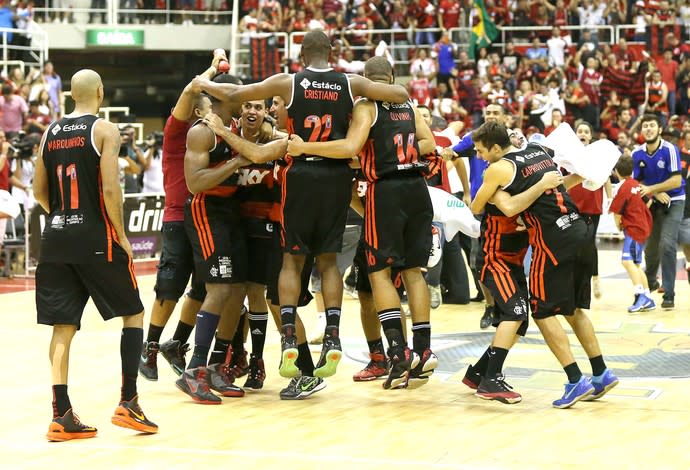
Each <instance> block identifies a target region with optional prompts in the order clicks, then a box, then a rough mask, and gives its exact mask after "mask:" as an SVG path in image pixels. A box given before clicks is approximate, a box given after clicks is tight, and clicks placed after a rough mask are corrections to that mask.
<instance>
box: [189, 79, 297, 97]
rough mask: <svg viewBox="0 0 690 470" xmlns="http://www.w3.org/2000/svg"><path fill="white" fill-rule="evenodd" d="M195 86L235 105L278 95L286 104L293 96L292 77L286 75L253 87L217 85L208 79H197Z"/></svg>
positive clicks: (227, 84) (194, 82) (252, 85)
mask: <svg viewBox="0 0 690 470" xmlns="http://www.w3.org/2000/svg"><path fill="white" fill-rule="evenodd" d="M193 86H194V87H198V89H199V90H201V91H205V92H206V93H208V94H209V95H211V96H214V97H216V98H218V99H219V100H223V101H232V102H234V103H244V102H245V101H252V100H264V99H268V98H272V97H274V96H276V95H278V96H280V97H281V98H283V100H284V101H285V102H286V103H289V102H290V98H291V96H292V76H291V75H288V74H286V73H279V74H276V75H273V76H271V77H268V78H267V79H266V80H264V81H262V82H259V83H252V84H251V85H234V84H232V83H215V82H212V81H211V80H208V79H206V78H202V77H197V78H195V79H194V81H193Z"/></svg>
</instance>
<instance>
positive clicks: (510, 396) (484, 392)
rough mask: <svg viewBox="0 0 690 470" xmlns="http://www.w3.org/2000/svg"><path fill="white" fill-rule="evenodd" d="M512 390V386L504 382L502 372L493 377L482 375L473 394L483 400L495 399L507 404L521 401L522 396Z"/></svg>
mask: <svg viewBox="0 0 690 470" xmlns="http://www.w3.org/2000/svg"><path fill="white" fill-rule="evenodd" d="M512 390H513V387H511V386H510V385H508V384H507V383H506V381H505V377H503V374H496V377H493V378H487V377H482V380H481V382H480V383H479V387H477V393H475V395H477V396H478V397H479V398H482V399H484V400H497V401H500V402H501V403H507V404H513V403H519V402H521V401H522V396H521V395H520V394H519V393H517V392H513V391H512Z"/></svg>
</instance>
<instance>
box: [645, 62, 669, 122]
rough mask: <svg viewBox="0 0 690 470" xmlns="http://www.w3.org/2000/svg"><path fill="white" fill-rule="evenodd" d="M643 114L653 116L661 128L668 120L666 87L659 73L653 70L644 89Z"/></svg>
mask: <svg viewBox="0 0 690 470" xmlns="http://www.w3.org/2000/svg"><path fill="white" fill-rule="evenodd" d="M644 110H645V111H644V112H645V113H649V114H654V115H656V116H657V117H658V119H659V124H660V126H661V127H664V126H666V120H667V118H668V87H667V86H666V84H665V83H664V82H663V80H662V79H661V72H660V71H658V70H654V71H653V72H652V75H651V78H650V80H648V81H647V86H646V87H645V100H644Z"/></svg>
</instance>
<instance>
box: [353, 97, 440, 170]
mask: <svg viewBox="0 0 690 470" xmlns="http://www.w3.org/2000/svg"><path fill="white" fill-rule="evenodd" d="M374 104H375V106H376V117H375V118H374V124H373V125H372V126H371V130H370V131H369V138H368V139H367V141H366V143H365V144H364V147H363V148H362V150H361V152H360V157H359V158H360V164H361V166H362V173H363V174H364V177H365V178H366V179H367V181H376V180H378V179H381V178H383V177H385V176H390V175H395V174H399V173H401V172H409V171H421V170H424V171H426V169H427V166H426V165H425V163H423V162H421V161H420V159H419V145H418V143H417V136H416V132H417V127H416V125H415V114H414V106H413V105H412V102H411V101H409V100H408V101H407V102H405V103H402V104H397V103H388V102H384V101H376V102H375V103H374Z"/></svg>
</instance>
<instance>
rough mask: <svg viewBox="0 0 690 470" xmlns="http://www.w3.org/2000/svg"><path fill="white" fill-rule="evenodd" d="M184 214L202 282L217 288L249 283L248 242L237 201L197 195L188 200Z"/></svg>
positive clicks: (195, 263) (195, 267) (197, 270)
mask: <svg viewBox="0 0 690 470" xmlns="http://www.w3.org/2000/svg"><path fill="white" fill-rule="evenodd" d="M184 210H185V214H184V222H185V229H186V230H187V235H188V236H189V241H190V242H191V244H192V251H193V253H194V269H195V270H196V272H197V274H198V276H199V280H201V281H203V282H205V283H213V284H236V283H240V282H247V271H248V259H247V240H246V235H245V232H244V228H243V226H242V224H241V222H240V216H239V205H238V202H237V200H236V199H234V198H232V197H229V198H228V197H216V196H207V195H205V194H196V195H194V196H190V197H189V198H188V199H187V203H186V204H185V208H184Z"/></svg>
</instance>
